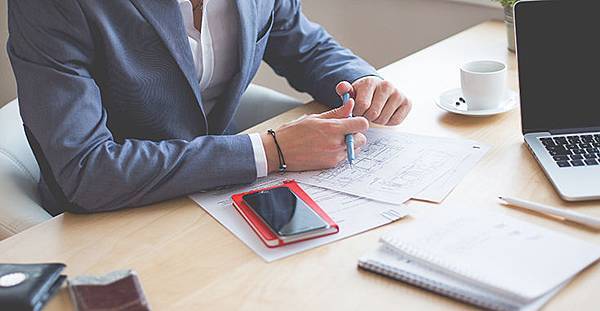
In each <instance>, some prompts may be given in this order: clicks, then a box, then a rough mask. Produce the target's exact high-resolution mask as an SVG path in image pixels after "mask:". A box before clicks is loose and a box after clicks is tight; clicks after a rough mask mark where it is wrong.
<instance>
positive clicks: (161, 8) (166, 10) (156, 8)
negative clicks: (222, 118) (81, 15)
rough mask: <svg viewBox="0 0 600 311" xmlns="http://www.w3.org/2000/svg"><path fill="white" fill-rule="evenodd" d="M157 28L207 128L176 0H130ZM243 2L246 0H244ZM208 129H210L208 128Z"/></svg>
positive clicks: (192, 62)
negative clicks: (189, 89) (194, 97)
mask: <svg viewBox="0 0 600 311" xmlns="http://www.w3.org/2000/svg"><path fill="white" fill-rule="evenodd" d="M130 1H131V2H132V3H133V4H134V5H135V6H136V7H137V9H138V10H139V11H140V13H141V14H142V15H143V16H144V17H145V18H146V20H148V22H149V23H150V24H151V25H152V26H153V27H154V29H156V32H157V33H158V35H159V36H160V38H161V39H162V40H163V42H164V43H165V45H166V46H167V49H168V50H169V52H170V53H171V55H172V56H173V58H174V59H175V61H176V62H177V65H179V68H180V69H181V71H182V72H183V74H184V75H185V77H186V79H187V82H188V84H189V86H190V87H191V88H192V90H193V91H194V95H195V96H196V104H197V105H198V106H199V107H200V110H201V111H202V115H203V116H204V125H205V127H206V128H207V127H208V122H207V120H206V113H205V111H204V107H203V106H202V96H201V94H200V86H199V85H198V81H196V79H195V75H196V74H195V70H196V69H195V67H194V58H193V56H192V51H191V49H190V45H189V41H188V38H187V33H186V31H185V27H184V25H183V20H182V16H181V11H180V10H179V7H178V6H177V4H176V1H174V0H130ZM242 2H244V1H243V0H242ZM206 130H207V131H208V129H206Z"/></svg>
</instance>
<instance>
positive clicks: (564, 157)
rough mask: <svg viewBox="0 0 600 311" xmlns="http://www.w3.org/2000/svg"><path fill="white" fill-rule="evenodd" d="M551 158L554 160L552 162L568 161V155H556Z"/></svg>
mask: <svg viewBox="0 0 600 311" xmlns="http://www.w3.org/2000/svg"><path fill="white" fill-rule="evenodd" d="M552 158H554V161H569V156H568V155H557V156H553V157H552Z"/></svg>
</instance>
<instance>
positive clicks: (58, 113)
mask: <svg viewBox="0 0 600 311" xmlns="http://www.w3.org/2000/svg"><path fill="white" fill-rule="evenodd" d="M8 7H9V31H10V39H9V42H8V46H7V49H8V52H9V55H10V59H11V62H12V65H13V70H14V72H15V76H16V80H17V85H18V95H19V102H20V108H21V115H22V118H23V122H24V125H25V128H26V133H27V134H28V139H29V142H30V144H31V145H32V147H33V149H34V152H36V151H37V152H36V158H37V159H38V163H39V164H40V167H41V170H42V173H43V178H44V180H45V181H46V183H47V184H55V186H56V187H57V189H55V191H53V192H60V193H59V195H60V196H62V197H63V198H64V201H65V202H66V204H68V205H67V206H65V209H67V210H68V211H71V212H81V213H91V212H100V211H109V210H116V209H120V208H125V207H134V206H140V205H146V204H150V203H154V202H157V201H161V200H166V199H169V198H174V197H178V196H181V195H185V194H189V193H193V192H198V191H200V190H204V189H209V188H213V187H218V186H223V185H231V184H237V183H247V182H252V181H253V180H255V179H256V164H255V162H254V157H253V152H252V145H251V141H250V138H249V137H248V135H236V136H203V137H197V138H195V139H193V140H191V141H186V140H177V139H173V140H166V141H146V140H136V139H128V140H125V141H123V142H122V143H117V142H115V141H114V140H113V136H112V134H111V132H110V130H109V129H108V128H107V112H106V110H105V109H103V105H102V98H101V94H100V91H99V88H98V86H97V84H96V83H95V81H94V79H93V74H92V73H93V72H94V66H96V64H95V57H96V56H95V55H94V51H95V49H94V40H93V37H92V33H91V31H90V28H89V26H88V24H87V22H86V18H85V16H84V13H83V12H82V10H81V8H80V6H79V4H78V2H77V0H45V1H37V0H9V2H8ZM51 190H52V189H51ZM55 195H56V193H55ZM61 201H62V200H61Z"/></svg>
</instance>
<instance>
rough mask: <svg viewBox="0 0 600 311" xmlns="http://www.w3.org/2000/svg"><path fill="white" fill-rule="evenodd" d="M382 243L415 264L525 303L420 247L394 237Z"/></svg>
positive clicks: (505, 290)
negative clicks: (438, 269) (423, 265)
mask: <svg viewBox="0 0 600 311" xmlns="http://www.w3.org/2000/svg"><path fill="white" fill-rule="evenodd" d="M381 241H382V242H384V245H386V248H388V249H389V250H391V251H392V252H398V251H400V252H401V253H403V254H404V255H405V256H406V257H407V259H411V260H412V261H415V262H419V263H424V264H430V265H433V266H435V267H439V268H441V269H443V270H446V271H447V272H451V273H452V274H453V275H454V276H455V277H458V278H461V279H466V280H467V281H471V282H473V281H475V282H477V283H479V287H483V288H487V289H491V290H493V291H499V292H501V293H502V295H503V296H506V297H509V298H510V299H512V300H515V301H523V298H522V297H520V296H517V295H515V294H514V293H512V292H511V291H510V290H508V289H506V288H504V287H501V286H492V285H489V284H492V283H493V282H491V281H490V280H488V279H487V278H484V277H482V276H480V275H476V274H473V273H471V272H470V271H467V270H465V269H462V268H460V267H458V266H456V265H453V264H450V263H448V262H444V261H441V260H439V259H437V258H436V256H433V255H432V254H430V253H428V252H425V251H423V250H421V249H419V248H418V247H414V246H413V245H411V244H408V243H405V242H403V241H399V240H398V239H395V238H392V237H382V238H381ZM441 272H444V271H441Z"/></svg>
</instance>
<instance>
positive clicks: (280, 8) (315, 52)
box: [264, 0, 377, 107]
mask: <svg viewBox="0 0 600 311" xmlns="http://www.w3.org/2000/svg"><path fill="white" fill-rule="evenodd" d="M264 60H265V61H266V62H267V63H268V64H269V65H270V66H271V67H272V68H273V70H274V71H275V72H276V73H277V74H279V75H281V76H284V77H286V79H287V80H288V82H289V83H290V84H291V85H292V86H293V87H294V88H295V89H296V90H299V91H302V92H308V93H309V94H311V95H312V96H313V97H314V98H315V99H316V100H317V101H319V102H321V103H323V104H326V105H328V106H331V107H337V106H339V105H340V99H339V97H338V96H337V94H336V93H335V86H336V84H337V83H339V82H340V81H343V80H346V81H350V82H354V81H355V80H357V79H359V78H362V77H365V76H370V75H374V76H377V71H376V70H375V68H373V67H372V66H371V65H369V64H368V63H367V62H365V61H364V60H363V59H361V58H360V57H358V56H356V55H354V54H353V53H352V52H351V51H350V50H349V49H346V48H344V47H342V46H341V45H340V44H339V43H338V42H336V41H335V39H333V37H332V36H331V35H330V34H329V33H327V31H325V29H323V27H321V26H320V25H318V24H316V23H313V22H311V21H310V20H308V19H307V18H306V16H304V14H303V13H302V10H301V4H300V0H276V1H275V11H274V21H273V29H272V31H271V33H270V35H269V41H268V43H267V49H266V52H265V56H264Z"/></svg>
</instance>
